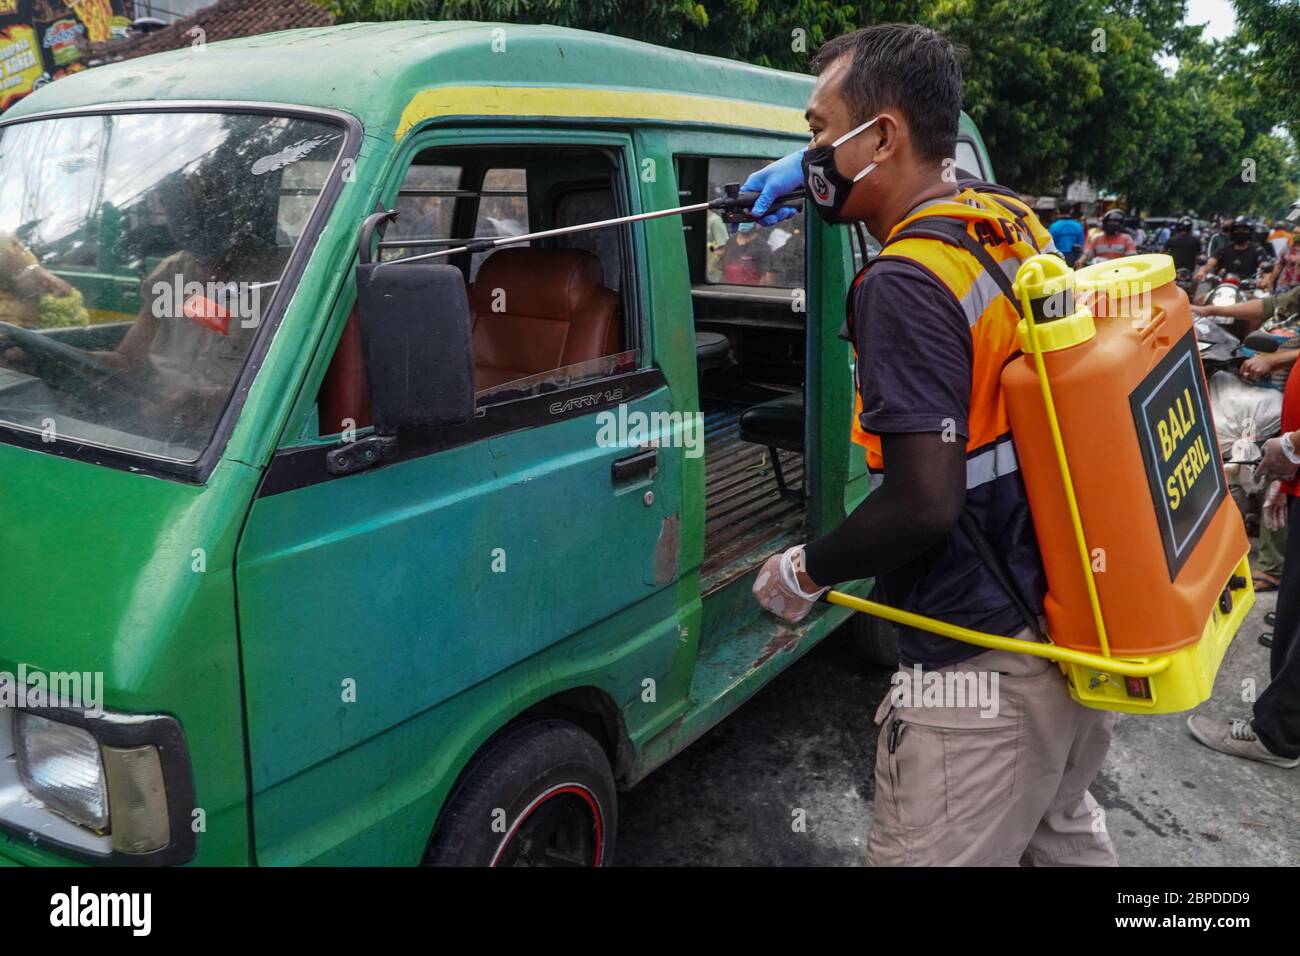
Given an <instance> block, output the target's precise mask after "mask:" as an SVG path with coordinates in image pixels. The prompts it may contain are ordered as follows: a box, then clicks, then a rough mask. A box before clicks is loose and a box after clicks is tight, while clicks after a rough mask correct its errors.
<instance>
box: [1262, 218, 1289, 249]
mask: <svg viewBox="0 0 1300 956" xmlns="http://www.w3.org/2000/svg"><path fill="white" fill-rule="evenodd" d="M1267 242H1268V244H1269V245H1270V246H1272V247H1273V258H1274V259H1281V258H1282V254H1283V253H1284V252H1286V249H1287V246H1289V245H1291V226H1290V224H1288V223H1287V222H1286V220H1284V219H1279V220H1277V222H1275V223H1273V231H1272V232H1270V233H1269V234H1268V239H1267Z"/></svg>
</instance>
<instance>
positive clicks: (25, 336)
mask: <svg viewBox="0 0 1300 956" xmlns="http://www.w3.org/2000/svg"><path fill="white" fill-rule="evenodd" d="M6 340H7V341H6ZM15 346H16V347H18V348H21V349H22V350H23V351H24V352H25V353H27V357H28V359H29V360H30V361H31V363H32V364H33V365H34V366H35V367H36V371H37V372H38V373H39V374H40V376H41V377H42V378H48V379H49V381H50V383H51V384H53V385H55V386H59V387H62V386H64V385H67V386H71V389H70V390H72V391H76V392H78V393H79V394H81V395H82V396H83V397H87V396H89V395H90V393H91V392H92V391H93V390H94V389H95V388H96V387H98V386H99V385H101V384H107V383H108V382H111V381H112V380H113V379H115V378H117V377H118V376H119V375H121V374H122V370H121V369H119V368H115V367H113V366H112V365H109V364H108V363H106V362H101V361H100V360H99V359H97V358H92V357H91V356H90V355H89V354H88V353H86V352H83V351H82V350H81V349H78V348H73V347H72V346H70V345H64V344H63V343H62V342H60V341H58V340H57V339H52V338H50V337H49V336H48V335H41V334H40V333H38V332H33V331H32V330H31V329H24V328H23V327H22V326H18V325H11V324H10V323H8V322H0V351H3V350H4V349H6V348H13V347H15Z"/></svg>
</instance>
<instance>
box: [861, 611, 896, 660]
mask: <svg viewBox="0 0 1300 956" xmlns="http://www.w3.org/2000/svg"><path fill="white" fill-rule="evenodd" d="M849 641H850V643H851V644H852V645H853V651H854V653H855V654H856V655H857V657H858V659H859V660H861V661H862V662H863V663H864V664H870V665H871V666H873V667H888V668H889V669H890V670H893V669H894V668H896V667H897V666H898V626H897V625H896V624H894V623H893V622H892V621H886V620H885V619H884V618H883V617H875V616H874V615H871V614H862V613H857V614H854V615H853V616H852V617H851V618H849Z"/></svg>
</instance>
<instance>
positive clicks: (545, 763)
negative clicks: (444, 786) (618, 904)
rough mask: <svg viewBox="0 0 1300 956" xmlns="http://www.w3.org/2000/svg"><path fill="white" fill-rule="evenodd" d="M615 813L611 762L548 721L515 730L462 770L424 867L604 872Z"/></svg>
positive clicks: (566, 726) (571, 730)
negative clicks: (596, 868) (586, 868)
mask: <svg viewBox="0 0 1300 956" xmlns="http://www.w3.org/2000/svg"><path fill="white" fill-rule="evenodd" d="M543 807H545V808H546V812H545V813H544V814H543V813H539V812H538V811H539V810H541V809H542V808H543ZM502 810H504V811H505V812H504V814H502V812H501V811H502ZM617 813H618V798H617V791H616V790H615V788H614V775H613V773H612V772H611V770H610V767H609V760H608V759H607V758H606V756H605V752H604V750H602V749H601V747H600V744H598V743H597V742H596V741H595V739H594V738H593V737H592V736H591V735H590V734H588V733H587V732H586V731H584V730H582V729H580V728H578V727H576V726H574V725H573V724H570V723H568V722H567V721H564V720H555V719H551V718H547V719H542V720H533V721H528V722H526V723H521V724H516V725H514V726H512V727H508V728H506V729H505V730H503V731H502V732H501V733H499V734H497V735H496V736H495V737H493V738H492V739H491V740H489V741H488V742H487V744H485V745H484V746H483V748H482V749H481V750H480V751H479V752H478V753H477V754H475V755H474V758H473V759H472V760H471V761H470V763H469V766H468V767H466V769H465V772H464V773H463V774H462V775H461V778H460V780H459V781H458V782H457V783H456V786H455V787H454V788H453V789H452V792H451V795H450V796H449V797H448V798H447V803H446V805H445V806H444V807H443V811H442V814H441V816H440V818H439V820H438V825H437V829H436V830H435V831H434V834H433V837H432V839H431V840H430V841H429V847H428V850H427V851H426V853H425V859H424V865H425V866H498V865H500V866H512V865H517V866H546V865H555V866H565V865H570V866H575V865H586V866H591V865H595V866H608V865H609V861H610V859H611V858H612V856H613V850H614V831H615V825H616V823H617ZM584 821H585V822H584ZM494 824H495V825H494ZM530 828H531V829H530Z"/></svg>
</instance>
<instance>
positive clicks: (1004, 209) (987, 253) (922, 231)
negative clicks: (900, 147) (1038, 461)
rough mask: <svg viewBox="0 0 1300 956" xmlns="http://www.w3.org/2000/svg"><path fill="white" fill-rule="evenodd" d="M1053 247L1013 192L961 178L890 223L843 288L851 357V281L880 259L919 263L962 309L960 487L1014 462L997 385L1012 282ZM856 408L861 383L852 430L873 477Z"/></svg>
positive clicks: (870, 440) (871, 449)
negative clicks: (964, 414) (965, 336)
mask: <svg viewBox="0 0 1300 956" xmlns="http://www.w3.org/2000/svg"><path fill="white" fill-rule="evenodd" d="M1055 249H1056V247H1055V246H1054V245H1053V244H1052V237H1051V234H1050V233H1049V232H1048V231H1047V229H1046V228H1044V227H1043V224H1042V223H1041V222H1039V221H1038V217H1037V216H1034V215H1033V213H1032V211H1031V210H1030V209H1029V207H1028V206H1026V205H1025V204H1024V203H1022V202H1021V201H1020V200H1019V199H1016V198H1013V197H1012V196H1009V195H1006V194H1004V193H1001V192H996V193H994V192H989V191H986V190H977V189H976V188H974V187H973V186H968V187H966V188H965V189H963V190H962V191H961V192H960V193H958V194H957V195H956V196H955V197H953V198H952V199H948V200H941V201H939V202H936V203H932V204H927V205H926V206H924V207H923V208H921V209H919V210H917V211H915V212H913V213H912V214H911V215H909V216H908V217H907V218H905V219H904V220H903V221H902V222H900V223H899V224H898V225H897V226H895V227H894V229H893V231H891V232H890V234H889V238H888V239H886V240H885V244H884V248H883V249H882V250H881V253H880V255H878V256H876V257H875V258H874V259H872V260H871V262H869V263H867V264H866V265H865V266H863V267H862V269H861V271H859V272H858V274H857V276H856V277H854V279H853V284H852V286H850V288H849V295H848V300H847V303H846V312H847V321H846V324H847V326H848V328H849V330H850V341H851V342H852V343H853V347H854V354H855V357H856V353H857V342H856V338H855V337H853V336H852V334H851V333H852V328H853V304H854V299H855V298H856V293H857V288H858V283H859V282H861V281H862V280H863V278H864V277H865V276H866V274H867V270H868V269H869V268H870V267H871V265H872V264H874V263H876V262H879V261H880V260H881V259H888V258H893V259H906V260H910V261H913V262H916V263H918V264H920V265H922V266H924V267H925V269H927V270H928V271H929V272H931V273H933V274H934V275H935V276H936V277H937V278H938V279H939V281H940V282H942V283H943V284H944V286H945V287H946V288H947V289H948V292H949V293H951V295H952V297H953V298H954V299H955V300H956V301H957V304H958V305H959V306H960V307H961V309H962V311H963V312H964V313H965V315H966V320H967V322H968V323H969V325H970V334H971V342H972V344H973V346H974V350H973V351H974V360H973V364H972V369H971V389H970V411H969V414H968V422H967V424H968V427H969V431H970V437H969V439H968V440H967V442H966V454H967V464H966V472H967V479H966V483H967V488H972V487H975V486H977V485H979V484H983V483H984V482H985V481H991V480H992V479H994V478H996V477H997V476H999V475H1002V474H1006V473H1008V472H1011V471H1015V470H1017V468H1018V463H1017V461H1016V457H1015V447H1014V445H1013V444H1012V443H1011V422H1010V419H1009V418H1008V417H1007V408H1006V403H1005V402H1004V401H1003V399H1002V386H1001V378H1002V368H1003V366H1004V365H1006V363H1007V362H1008V361H1009V360H1010V359H1011V358H1012V357H1013V356H1015V355H1016V354H1018V353H1019V351H1020V343H1019V339H1018V338H1017V335H1016V325H1017V323H1018V322H1019V321H1020V313H1019V307H1018V305H1017V304H1016V303H1015V301H1014V298H1013V296H1012V293H1011V283H1012V281H1013V280H1014V279H1015V275H1016V270H1017V269H1018V268H1019V267H1020V263H1021V261H1022V260H1024V259H1026V258H1028V257H1029V256H1032V255H1035V254H1036V253H1039V252H1054V251H1055ZM981 260H983V261H981ZM855 367H856V363H855ZM861 415H862V394H861V389H860V388H855V389H854V407H853V432H852V437H853V441H854V442H856V443H857V444H859V445H862V446H863V447H864V448H865V449H866V453H867V467H868V468H869V469H870V470H871V471H872V472H873V473H875V477H874V480H873V484H875V483H877V482H878V481H879V480H880V475H879V473H880V472H881V471H882V470H883V468H884V458H883V456H882V455H881V451H880V436H879V435H875V434H873V433H871V432H868V431H866V430H865V429H863V427H862V424H861V418H860V416H861Z"/></svg>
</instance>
